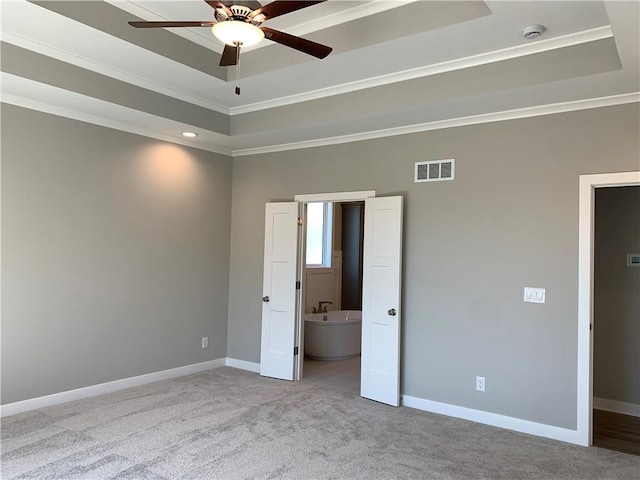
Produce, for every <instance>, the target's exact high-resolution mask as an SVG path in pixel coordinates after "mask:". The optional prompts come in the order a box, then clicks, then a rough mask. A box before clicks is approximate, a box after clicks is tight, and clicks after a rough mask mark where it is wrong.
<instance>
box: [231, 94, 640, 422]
mask: <svg viewBox="0 0 640 480" xmlns="http://www.w3.org/2000/svg"><path fill="white" fill-rule="evenodd" d="M639 128H640V125H639V121H638V107H637V105H625V106H618V107H609V108H602V109H596V110H588V111H581V112H574V113H566V114H559V115H552V116H543V117H537V118H530V119H523V120H517V121H508V122H499V123H493V124H486V125H477V126H469V127H461V128H453V129H448V130H441V131H434V132H425V133H419V134H412V135H404V136H398V137H392V138H386V139H376V140H370V141H363V142H358V143H351V144H344V145H334V146H328V147H322V148H312V149H306V150H299V151H290V152H279V153H273V154H265V155H260V156H252V157H240V158H236V159H234V169H233V201H232V204H233V208H232V218H231V269H230V291H229V331H228V339H229V340H228V352H227V355H228V356H229V357H232V358H237V359H241V360H246V361H250V362H258V361H259V359H260V310H261V302H260V298H261V295H262V293H261V290H262V285H261V284H262V262H263V238H264V203H265V202H269V201H279V200H291V199H292V198H293V196H294V195H295V194H297V193H300V194H302V193H317V192H335V191H350V190H367V189H375V190H376V191H377V193H378V195H398V194H401V195H404V196H405V200H406V204H405V207H406V210H405V227H404V228H405V232H404V238H405V243H404V254H405V258H404V275H403V282H404V288H403V292H404V293H403V305H404V317H403V319H402V321H403V343H402V349H403V350H402V387H401V388H402V392H403V393H404V394H406V395H411V396H416V397H420V398H425V399H430V400H435V401H440V402H445V403H449V404H454V405H462V406H465V407H470V408H475V409H480V410H486V411H489V412H496V413H499V414H503V415H508V416H512V417H517V418H522V419H527V420H531V421H535V422H541V423H544V424H549V425H555V426H559V427H565V428H570V429H575V428H576V369H577V366H576V363H577V359H576V358H577V279H578V275H577V274H578V262H577V255H578V176H579V175H580V174H588V173H599V172H615V171H628V170H637V169H638V168H639V167H640V166H639V164H638V163H639V162H638V151H639V149H640V145H639V138H638V131H639ZM447 158H455V159H456V180H455V181H453V182H439V183H431V184H429V183H422V184H414V183H413V178H412V175H413V168H414V162H415V161H418V160H436V159H447ZM524 286H532V287H544V288H546V289H547V303H546V304H544V305H537V304H525V303H523V301H522V297H523V287H524ZM476 375H482V376H485V377H486V385H487V389H486V393H479V392H476V391H475V376H476Z"/></svg>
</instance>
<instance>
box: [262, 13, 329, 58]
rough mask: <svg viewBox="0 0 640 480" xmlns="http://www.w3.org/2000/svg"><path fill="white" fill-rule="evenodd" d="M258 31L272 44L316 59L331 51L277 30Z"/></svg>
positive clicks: (266, 28) (265, 28)
mask: <svg viewBox="0 0 640 480" xmlns="http://www.w3.org/2000/svg"><path fill="white" fill-rule="evenodd" d="M269 5H271V4H269ZM260 30H262V31H263V32H264V38H267V39H269V40H271V41H272V42H276V43H280V44H282V45H286V46H287V47H291V48H295V49H296V50H298V51H300V52H303V53H306V54H309V55H313V56H314V57H317V58H324V57H326V56H327V55H329V54H330V53H331V51H332V50H333V48H331V47H327V46H326V45H322V44H320V43H316V42H312V41H311V40H307V39H305V38H301V37H296V36H295V35H289V34H288V33H284V32H280V31H279V30H274V29H272V28H269V27H260Z"/></svg>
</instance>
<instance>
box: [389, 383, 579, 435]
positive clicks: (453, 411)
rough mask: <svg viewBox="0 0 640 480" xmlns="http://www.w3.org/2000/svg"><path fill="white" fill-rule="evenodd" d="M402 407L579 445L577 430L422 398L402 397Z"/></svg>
mask: <svg viewBox="0 0 640 480" xmlns="http://www.w3.org/2000/svg"><path fill="white" fill-rule="evenodd" d="M402 405H403V406H405V407H411V408H417V409H418V410H424V411H426V412H432V413H438V414H440V415H447V416H449V417H456V418H462V419H465V420H471V421H472V422H477V423H483V424H485V425H491V426H493V427H499V428H505V429H507V430H514V431H516V432H521V433H528V434H530V435H537V436H538V437H546V438H551V439H553V440H560V441H563V442H568V443H574V444H577V445H581V442H580V441H579V440H580V439H579V438H578V431H577V430H569V429H567V428H560V427H554V426H552V425H545V424H543V423H536V422H531V421H529V420H523V419H520V418H514V417H507V416H505V415H500V414H497V413H491V412H485V411H482V410H474V409H472V408H466V407H460V406H458V405H450V404H447V403H441V402H434V401H432V400H425V399H423V398H418V397H411V396H409V395H402Z"/></svg>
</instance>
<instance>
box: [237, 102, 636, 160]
mask: <svg viewBox="0 0 640 480" xmlns="http://www.w3.org/2000/svg"><path fill="white" fill-rule="evenodd" d="M638 102H640V92H633V93H625V94H621V95H612V96H608V97H599V98H589V99H584V100H575V101H571V102H560V103H553V104H548V105H538V106H535V107H526V108H517V109H513V110H505V111H501V112H492V113H484V114H480V115H471V116H468V117H459V118H451V119H447V120H438V121H435V122H427V123H420V124H415V125H406V126H402V127H394V128H388V129H383V130H373V131H369V132H362V133H355V134H349V135H341V136H336V137H328V138H321V139H317V140H306V141H302V142H294V143H287V144H281V145H271V146H268V147H257V148H247V149H239V150H234V151H233V156H234V157H242V156H247V155H260V154H264V153H275V152H284V151H288V150H299V149H302V148H313V147H324V146H328V145H337V144H341V143H351V142H360V141H363V140H372V139H376V138H384V137H393V136H397V135H406V134H410V133H420V132H427V131H430V130H442V129H445V128H455V127H462V126H467V125H478V124H482V123H493V122H502V121H506V120H517V119H522V118H529V117H538V116H542V115H553V114H556V113H564V112H573V111H576V110H587V109H591V108H601V107H609V106H614V105H623V104H627V103H638Z"/></svg>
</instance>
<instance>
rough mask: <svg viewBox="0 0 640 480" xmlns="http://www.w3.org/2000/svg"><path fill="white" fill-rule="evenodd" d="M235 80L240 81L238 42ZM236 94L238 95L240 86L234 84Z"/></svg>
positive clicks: (237, 44) (237, 45)
mask: <svg viewBox="0 0 640 480" xmlns="http://www.w3.org/2000/svg"><path fill="white" fill-rule="evenodd" d="M236 47H238V48H236V82H239V81H240V44H239V43H236ZM236 95H240V86H238V85H236Z"/></svg>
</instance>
